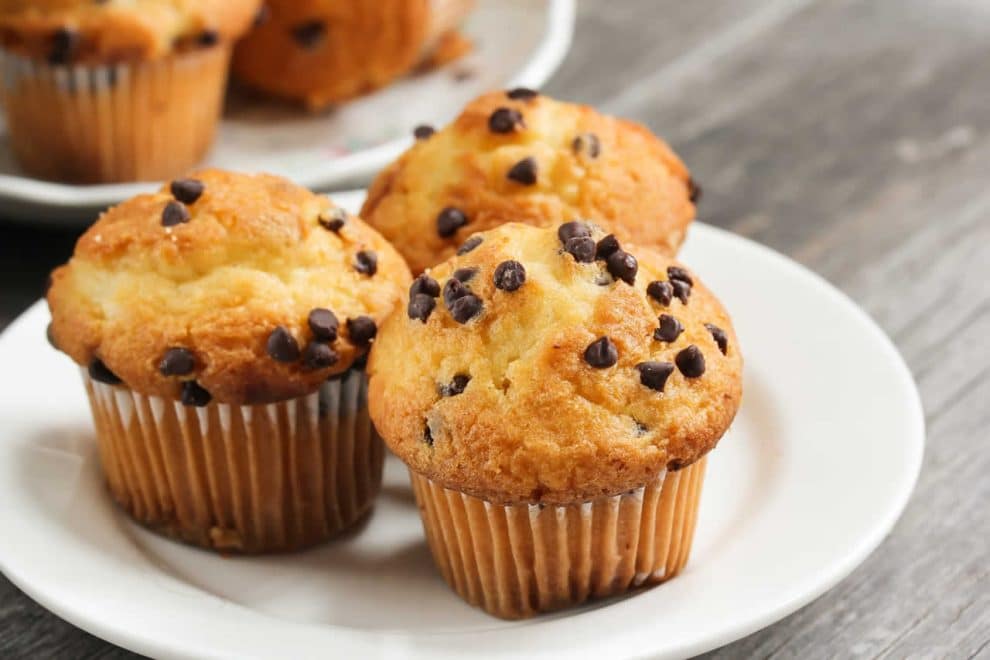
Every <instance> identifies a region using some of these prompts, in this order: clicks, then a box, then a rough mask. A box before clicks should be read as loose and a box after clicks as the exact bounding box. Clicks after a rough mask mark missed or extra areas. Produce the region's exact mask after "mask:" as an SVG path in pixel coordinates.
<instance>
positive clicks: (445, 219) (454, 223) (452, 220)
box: [437, 206, 468, 238]
mask: <svg viewBox="0 0 990 660" xmlns="http://www.w3.org/2000/svg"><path fill="white" fill-rule="evenodd" d="M467 223H468V219H467V216H466V215H464V212H463V211H461V210H460V209H457V208H454V207H453V206H448V207H447V208H445V209H443V210H442V211H440V213H439V214H437V233H438V234H440V236H441V237H443V238H449V237H451V236H453V235H454V234H456V233H457V230H458V229H460V228H461V227H463V226H464V225H466V224H467Z"/></svg>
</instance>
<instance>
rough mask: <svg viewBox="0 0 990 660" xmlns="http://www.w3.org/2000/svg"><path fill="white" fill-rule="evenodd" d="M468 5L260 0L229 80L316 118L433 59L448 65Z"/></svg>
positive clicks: (458, 0) (459, 1) (427, 0)
mask: <svg viewBox="0 0 990 660" xmlns="http://www.w3.org/2000/svg"><path fill="white" fill-rule="evenodd" d="M473 4H474V2H473V0H377V1H376V0H306V1H305V2H299V1H297V0H266V2H265V11H264V13H263V20H260V21H259V22H258V25H257V26H256V27H255V28H254V29H253V30H252V31H251V33H250V34H249V35H248V36H247V38H245V39H244V40H243V41H242V42H241V43H240V44H239V45H238V46H237V49H236V51H235V53H234V64H233V68H234V75H235V76H236V77H237V78H238V80H240V81H241V82H243V83H244V84H246V85H248V86H249V87H252V88H254V89H257V90H259V91H261V92H265V93H268V94H271V95H273V96H277V97H281V98H284V99H288V100H291V101H296V102H300V103H302V104H304V105H305V106H306V107H308V108H309V109H311V110H319V109H321V108H324V107H326V106H328V105H330V104H331V103H337V102H339V101H344V100H346V99H349V98H352V97H355V96H360V95H361V94H366V93H368V92H370V91H372V90H374V89H377V88H379V87H382V86H384V85H386V84H388V83H390V82H391V81H392V80H394V79H396V78H398V77H399V76H401V75H403V74H405V73H408V72H409V71H410V70H411V69H412V68H413V67H414V66H416V65H417V64H418V63H419V62H421V61H423V60H424V59H425V58H428V57H430V56H431V55H433V54H435V53H437V54H440V55H441V56H442V57H441V58H440V59H441V61H442V60H447V59H450V53H449V51H450V46H451V44H455V45H457V44H461V45H463V42H462V41H461V40H459V39H457V38H456V37H454V34H455V33H454V30H455V29H456V28H457V26H458V24H460V22H461V21H462V20H463V18H464V17H465V16H466V15H467V13H468V12H469V11H470V10H471V8H472V6H473ZM438 47H439V48H438ZM441 51H442V52H441ZM459 51H460V52H461V53H462V52H463V48H459ZM458 54H459V53H458Z"/></svg>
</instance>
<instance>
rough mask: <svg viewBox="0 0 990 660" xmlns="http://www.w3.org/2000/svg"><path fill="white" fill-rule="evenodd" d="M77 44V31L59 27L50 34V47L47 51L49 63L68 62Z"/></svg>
mask: <svg viewBox="0 0 990 660" xmlns="http://www.w3.org/2000/svg"><path fill="white" fill-rule="evenodd" d="M78 46H79V33H78V32H76V31H75V30H70V29H69V28H67V27H60V28H59V29H57V30H55V34H53V35H52V49H51V51H49V53H48V63H49V64H56V65H57V64H68V63H69V61H70V60H71V59H72V56H73V55H75V52H76V48H78Z"/></svg>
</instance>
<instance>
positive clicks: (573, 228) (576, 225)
mask: <svg viewBox="0 0 990 660" xmlns="http://www.w3.org/2000/svg"><path fill="white" fill-rule="evenodd" d="M576 236H589V237H590V236H591V227H589V226H588V224H587V223H585V222H580V221H578V220H573V221H571V222H565V223H564V224H562V225H561V226H560V227H558V228H557V238H559V239H560V242H561V243H566V242H567V241H568V239H571V238H574V237H576Z"/></svg>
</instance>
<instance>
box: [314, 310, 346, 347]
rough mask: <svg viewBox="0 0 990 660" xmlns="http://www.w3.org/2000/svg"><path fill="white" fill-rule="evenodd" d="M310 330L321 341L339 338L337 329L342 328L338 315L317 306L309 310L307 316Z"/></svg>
mask: <svg viewBox="0 0 990 660" xmlns="http://www.w3.org/2000/svg"><path fill="white" fill-rule="evenodd" d="M306 323H307V325H309V330H310V332H312V333H313V336H314V337H315V338H317V339H319V340H320V341H334V340H335V339H337V330H339V329H340V321H338V320H337V315H336V314H334V313H333V312H331V311H330V310H329V309H325V308H323V307H317V308H315V309H313V310H311V311H310V312H309V316H307V317H306Z"/></svg>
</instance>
